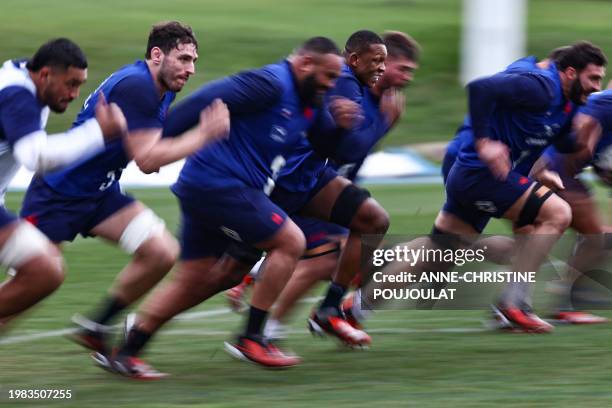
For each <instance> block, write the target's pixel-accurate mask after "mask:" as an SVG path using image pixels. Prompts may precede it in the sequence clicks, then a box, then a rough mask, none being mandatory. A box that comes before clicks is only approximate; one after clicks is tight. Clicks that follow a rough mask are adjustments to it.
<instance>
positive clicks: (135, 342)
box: [119, 329, 152, 356]
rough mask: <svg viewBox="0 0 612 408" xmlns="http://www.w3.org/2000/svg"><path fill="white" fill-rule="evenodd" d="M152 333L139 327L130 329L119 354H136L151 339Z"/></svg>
mask: <svg viewBox="0 0 612 408" xmlns="http://www.w3.org/2000/svg"><path fill="white" fill-rule="evenodd" d="M151 336H152V334H151V333H147V332H145V331H142V330H140V329H132V330H130V332H129V333H128V335H127V339H126V340H125V343H124V344H123V346H121V348H120V349H119V354H120V355H123V356H136V355H138V354H139V353H140V351H141V350H142V349H143V348H144V346H145V345H146V344H147V343H148V342H149V340H150V339H151Z"/></svg>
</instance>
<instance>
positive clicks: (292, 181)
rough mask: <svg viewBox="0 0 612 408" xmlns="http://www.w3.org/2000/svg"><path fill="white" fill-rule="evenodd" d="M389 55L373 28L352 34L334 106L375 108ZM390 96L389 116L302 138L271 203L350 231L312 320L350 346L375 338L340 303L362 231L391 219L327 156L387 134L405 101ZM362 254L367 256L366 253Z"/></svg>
mask: <svg viewBox="0 0 612 408" xmlns="http://www.w3.org/2000/svg"><path fill="white" fill-rule="evenodd" d="M386 55H387V50H386V47H385V45H384V42H383V40H382V38H380V36H378V34H376V33H374V32H372V31H369V30H360V31H357V32H355V33H353V34H352V35H351V36H350V37H349V38H348V40H347V42H346V45H345V51H344V56H345V61H346V62H347V66H345V67H344V69H343V77H342V80H341V83H340V84H339V85H338V86H336V87H335V88H334V89H333V91H332V92H331V93H330V95H329V100H330V101H331V104H332V106H333V103H334V102H335V101H336V100H338V99H341V100H349V101H351V102H352V103H354V104H355V105H357V106H359V107H360V109H361V111H362V112H365V111H368V112H372V111H376V109H375V108H373V107H372V105H371V104H372V99H371V97H370V96H368V94H367V93H366V92H367V89H368V87H370V86H372V85H373V84H375V83H376V82H377V81H378V79H379V78H380V77H381V76H382V74H383V73H384V70H385V65H384V61H385V58H386ZM349 67H350V68H349ZM347 76H348V77H349V78H348V79H347V78H346V77H347ZM385 100H386V102H385V106H386V108H385V109H383V110H384V112H385V113H384V114H383V113H382V112H381V113H380V114H381V115H384V116H385V119H384V120H375V121H372V120H371V118H364V117H363V114H362V118H361V122H360V123H359V124H357V125H356V126H353V127H351V128H350V130H347V131H343V132H340V133H336V134H335V136H336V137H335V138H334V137H328V136H327V135H323V134H321V133H315V132H311V133H310V135H309V140H308V141H306V140H302V143H301V144H300V145H299V146H297V148H296V149H295V151H294V152H293V154H292V155H291V156H290V158H289V160H288V162H287V165H286V166H285V167H284V168H283V169H282V171H281V175H280V177H279V181H278V183H277V187H276V188H275V190H274V191H273V192H272V195H271V198H272V201H274V202H276V203H278V204H279V205H280V206H281V207H282V208H283V209H284V210H285V211H287V212H288V213H289V214H291V215H300V216H305V217H312V218H317V219H320V220H324V221H328V222H331V223H333V224H337V225H339V226H342V227H346V228H348V229H349V230H350V233H349V236H348V238H347V241H346V244H345V246H344V249H343V250H342V252H341V254H340V257H339V261H338V263H337V266H336V271H335V272H334V278H333V280H332V284H331V285H330V288H329V290H328V291H327V294H326V296H325V298H324V300H323V301H322V302H321V304H320V305H319V307H318V308H317V310H316V311H315V312H313V315H312V316H311V319H310V320H309V326H310V327H311V328H312V329H315V330H317V331H318V332H319V333H321V334H323V333H327V334H330V335H332V336H335V337H337V338H338V339H339V340H340V341H342V342H343V343H346V344H348V345H350V346H363V345H367V344H369V343H370V341H371V340H370V336H368V334H367V333H365V332H364V331H362V330H359V329H355V328H353V327H352V326H350V324H348V323H347V321H346V320H345V318H344V316H343V314H342V312H341V310H340V302H341V301H342V298H343V296H344V293H345V291H346V287H347V286H348V285H349V283H350V281H351V280H352V279H353V277H354V276H355V275H356V274H358V273H359V272H360V269H361V266H362V265H361V256H362V254H361V236H362V234H377V235H378V236H380V237H382V235H383V234H384V233H385V232H386V231H387V229H388V227H389V218H388V215H387V213H386V211H385V210H384V209H383V208H382V207H381V206H380V205H379V204H378V203H377V202H376V201H375V200H374V199H372V198H371V197H370V194H369V192H367V191H366V190H364V189H361V188H359V187H357V186H355V185H354V184H353V183H351V182H350V180H348V179H346V178H344V177H340V176H338V174H337V172H336V171H335V170H334V169H333V167H331V166H328V165H326V161H325V160H324V159H323V157H328V156H330V155H333V154H331V153H334V149H336V148H338V150H339V151H344V148H343V146H342V143H343V142H344V141H348V140H349V139H350V138H352V140H353V141H357V140H358V141H360V142H362V141H364V140H367V139H366V138H367V135H369V134H372V133H379V132H385V131H386V130H387V129H388V128H389V127H390V126H391V124H392V123H393V122H394V121H395V120H396V119H397V117H398V115H399V112H400V111H401V108H400V105H401V106H403V99H401V97H399V95H398V94H397V92H394V93H390V94H389V95H387V96H386V97H385ZM364 119H365V120H364ZM348 144H349V145H350V143H348ZM344 147H346V145H345V146H344ZM373 246H375V245H373ZM372 250H373V249H372ZM363 256H364V257H365V258H367V254H364V255H363ZM265 280H266V276H265V275H264V276H263V278H262V279H260V281H261V282H262V283H263V282H264V281H265ZM265 287H266V285H263V284H262V285H256V287H255V290H254V293H253V299H255V298H257V297H260V296H261V297H264V296H267V290H266V289H265Z"/></svg>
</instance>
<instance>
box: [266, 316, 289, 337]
mask: <svg viewBox="0 0 612 408" xmlns="http://www.w3.org/2000/svg"><path fill="white" fill-rule="evenodd" d="M264 337H266V338H268V339H284V338H285V337H287V328H286V327H285V325H284V324H282V323H281V322H280V321H279V320H276V319H268V321H267V322H266V326H265V327H264Z"/></svg>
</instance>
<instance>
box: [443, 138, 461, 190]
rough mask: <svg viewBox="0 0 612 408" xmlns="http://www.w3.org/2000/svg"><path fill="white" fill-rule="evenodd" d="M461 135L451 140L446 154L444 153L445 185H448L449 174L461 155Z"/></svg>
mask: <svg viewBox="0 0 612 408" xmlns="http://www.w3.org/2000/svg"><path fill="white" fill-rule="evenodd" d="M459 135H460V134H459V133H458V134H457V136H455V138H454V139H453V140H451V141H450V142H449V143H448V145H447V146H446V153H444V158H443V159H442V169H441V170H442V180H443V181H444V184H446V179H448V173H450V169H451V167H453V164H455V160H456V159H457V155H459V150H460V149H461V140H462V139H461V138H460V137H458V136H459Z"/></svg>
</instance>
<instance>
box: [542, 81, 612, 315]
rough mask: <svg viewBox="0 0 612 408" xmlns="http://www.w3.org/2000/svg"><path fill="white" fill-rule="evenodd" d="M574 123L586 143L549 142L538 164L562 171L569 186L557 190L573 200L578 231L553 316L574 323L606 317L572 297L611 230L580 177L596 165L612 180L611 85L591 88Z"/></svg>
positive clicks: (600, 253)
mask: <svg viewBox="0 0 612 408" xmlns="http://www.w3.org/2000/svg"><path fill="white" fill-rule="evenodd" d="M574 127H575V128H576V132H577V135H578V139H579V140H581V141H582V142H583V143H582V144H583V145H584V148H583V149H582V150H580V151H578V152H576V153H573V154H562V153H560V152H558V151H556V149H554V148H552V147H549V148H548V149H546V151H545V153H544V155H543V156H542V158H541V159H540V160H539V161H538V163H536V166H535V167H538V169H536V171H539V170H541V169H549V170H552V171H555V172H557V173H558V174H559V175H560V177H561V182H562V183H563V185H564V187H565V188H564V189H563V190H560V191H559V192H558V194H559V196H560V197H561V198H563V199H564V200H565V201H567V202H568V204H569V205H570V207H571V209H572V223H571V228H572V229H574V230H575V231H576V232H577V233H578V234H580V235H579V237H578V238H577V239H576V244H575V246H574V251H573V252H572V254H571V257H570V259H569V261H568V270H567V271H566V272H565V275H564V277H563V279H562V281H561V287H562V288H563V291H562V293H560V296H559V299H558V301H559V305H558V310H557V312H556V313H555V315H554V316H553V317H554V318H555V319H558V320H561V321H565V322H568V323H573V324H591V323H603V322H606V321H607V319H605V318H603V317H600V316H595V315H592V314H590V313H585V312H581V311H576V310H574V309H573V307H572V305H571V301H570V300H571V287H572V284H573V282H574V281H575V280H576V279H577V278H578V277H579V276H580V275H581V272H584V271H588V270H590V269H593V268H594V267H595V266H596V265H597V263H598V262H600V261H601V260H602V257H603V256H605V252H604V251H603V247H602V244H603V243H604V241H603V239H602V237H603V234H604V233H606V232H612V227H610V226H606V225H605V223H604V221H603V218H602V217H601V215H600V213H599V211H598V210H597V204H596V203H595V200H594V198H593V195H592V193H591V192H590V191H589V188H588V187H587V186H586V185H585V184H584V183H583V182H582V181H581V180H580V179H579V178H578V177H577V176H578V174H579V173H580V172H582V170H583V169H584V168H585V167H587V166H593V168H594V169H595V172H596V173H597V174H599V175H600V176H601V177H600V178H601V179H602V181H604V183H607V184H608V185H609V184H610V179H609V174H608V175H607V176H606V174H605V172H606V171H605V170H603V169H604V168H607V169H609V160H610V157H611V153H610V152H611V151H612V147H611V146H612V90H606V91H603V92H598V93H594V94H592V95H591V96H590V97H589V99H588V101H587V104H586V105H585V106H584V107H582V108H580V109H579V111H578V114H577V116H576V118H575V119H574Z"/></svg>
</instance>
